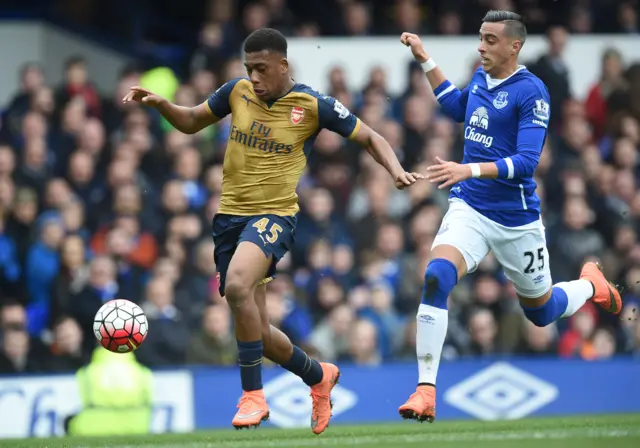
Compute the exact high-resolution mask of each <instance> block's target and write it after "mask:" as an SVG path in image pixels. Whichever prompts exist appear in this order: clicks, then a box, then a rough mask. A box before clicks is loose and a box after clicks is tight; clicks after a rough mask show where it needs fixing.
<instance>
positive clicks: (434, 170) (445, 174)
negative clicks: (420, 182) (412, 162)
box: [427, 157, 471, 189]
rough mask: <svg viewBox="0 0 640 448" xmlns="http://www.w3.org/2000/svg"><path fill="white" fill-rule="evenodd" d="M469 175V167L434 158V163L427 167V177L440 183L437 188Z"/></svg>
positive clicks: (433, 181) (459, 180)
mask: <svg viewBox="0 0 640 448" xmlns="http://www.w3.org/2000/svg"><path fill="white" fill-rule="evenodd" d="M470 177H471V168H470V167H468V166H467V165H463V164H460V163H456V162H447V161H446V160H442V159H441V158H440V157H436V158H435V165H432V166H430V167H429V168H427V179H429V182H431V183H441V182H442V183H441V184H440V185H439V186H438V189H443V188H447V187H450V186H451V185H454V184H457V183H458V182H462V181H463V180H465V179H469V178H470Z"/></svg>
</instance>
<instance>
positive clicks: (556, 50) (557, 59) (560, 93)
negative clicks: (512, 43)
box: [527, 26, 571, 129]
mask: <svg viewBox="0 0 640 448" xmlns="http://www.w3.org/2000/svg"><path fill="white" fill-rule="evenodd" d="M546 37H547V43H548V44H549V49H548V51H547V53H546V54H545V55H543V56H542V57H540V59H538V60H537V61H536V62H535V63H534V64H527V66H528V67H529V70H530V71H531V72H532V73H533V74H535V75H536V76H538V77H539V78H540V79H541V80H542V82H544V83H545V85H546V86H547V88H548V89H549V96H550V98H551V104H550V105H551V110H554V111H561V110H563V107H564V103H565V102H566V101H567V100H568V99H570V98H571V88H570V85H569V69H568V68H567V64H566V62H565V61H564V50H565V47H566V45H567V30H566V29H565V28H564V27H562V26H551V27H549V29H547V32H546ZM561 123H562V114H560V113H554V114H553V116H552V117H551V122H550V126H551V127H552V129H558V126H559V125H560V124H561Z"/></svg>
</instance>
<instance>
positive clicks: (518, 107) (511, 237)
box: [399, 11, 622, 422]
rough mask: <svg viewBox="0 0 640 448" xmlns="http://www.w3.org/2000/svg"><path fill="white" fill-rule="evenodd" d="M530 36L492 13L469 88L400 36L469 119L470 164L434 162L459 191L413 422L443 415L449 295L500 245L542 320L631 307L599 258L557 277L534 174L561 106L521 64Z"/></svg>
mask: <svg viewBox="0 0 640 448" xmlns="http://www.w3.org/2000/svg"><path fill="white" fill-rule="evenodd" d="M526 36H527V31H526V27H525V25H524V24H523V22H522V19H521V17H520V16H519V15H518V14H515V13H512V12H508V11H490V12H488V13H487V14H486V15H485V17H484V19H483V23H482V26H481V28H480V34H479V37H480V44H479V47H478V51H479V52H480V56H481V58H482V66H481V67H480V68H479V69H478V70H477V71H476V72H475V74H474V75H473V78H472V79H471V82H470V83H469V85H468V86H467V87H465V88H464V89H463V90H459V89H458V88H457V87H456V86H454V85H453V84H452V83H451V82H450V81H448V80H447V78H446V77H445V76H444V74H443V73H442V71H441V70H440V69H439V68H438V67H437V66H436V64H435V62H434V61H433V59H431V58H430V57H429V54H428V53H427V52H426V51H425V49H424V47H423V45H422V42H421V41H420V38H419V37H418V36H416V35H415V34H410V33H404V34H403V35H402V37H401V38H400V40H401V42H402V43H403V44H404V45H406V46H408V47H410V48H411V52H412V53H413V56H414V58H415V59H416V60H417V61H418V62H420V63H421V64H422V66H423V68H424V71H425V73H426V76H427V79H428V81H429V84H430V85H431V87H432V89H433V92H434V94H435V96H436V99H437V100H438V102H439V103H440V106H441V108H442V110H443V112H444V113H446V114H447V115H448V116H450V117H451V118H453V119H454V120H455V121H457V122H460V123H464V142H465V143H464V158H463V160H462V163H455V162H450V161H444V160H441V159H439V158H437V159H436V160H435V163H434V165H433V166H430V167H429V168H428V175H427V178H428V179H429V180H430V181H431V182H435V183H439V184H440V185H439V188H446V187H452V188H451V193H450V196H449V210H448V211H447V213H446V215H445V217H444V219H443V221H442V224H441V226H440V230H439V231H438V234H437V236H436V238H435V240H434V242H433V247H432V251H431V257H430V261H429V264H428V266H427V270H426V273H425V277H424V290H423V296H422V300H421V303H420V306H419V309H418V313H417V316H416V319H417V337H416V354H417V358H418V373H419V379H418V386H417V388H416V391H415V393H413V394H412V395H411V397H410V398H409V400H408V401H407V402H406V403H405V404H404V405H402V406H401V407H400V408H399V412H400V415H401V416H402V417H403V418H405V419H415V420H418V421H429V422H432V421H433V420H434V419H435V404H436V399H435V397H436V394H435V388H436V376H437V373H438V367H439V364H440V356H441V352H442V345H443V343H444V340H445V336H446V334H447V325H448V312H447V297H448V296H449V294H450V292H451V291H452V290H453V288H454V287H455V285H456V283H457V282H458V281H459V279H460V278H462V277H463V276H464V275H465V274H467V273H471V272H473V271H474V270H475V269H476V268H477V267H478V264H479V263H480V262H481V261H482V259H483V258H484V257H485V256H486V255H487V254H488V253H489V251H490V250H491V251H493V253H494V255H495V257H496V259H497V260H498V262H499V263H500V264H501V266H502V268H503V269H504V273H505V275H506V277H507V278H508V279H509V280H510V281H511V282H512V283H513V284H514V286H515V290H516V293H517V295H518V299H519V301H520V305H521V307H522V309H523V311H524V314H525V316H526V317H527V319H529V320H530V321H531V322H533V323H534V324H535V325H537V326H540V327H543V326H546V325H549V324H551V323H552V322H554V321H556V320H558V319H560V318H563V317H568V316H571V315H572V314H574V313H575V312H576V311H577V310H578V309H580V308H581V307H582V305H583V304H584V303H585V302H586V301H587V300H592V301H593V302H595V303H597V304H598V305H599V306H601V307H602V308H604V309H605V310H607V311H608V312H611V313H613V314H617V313H619V312H620V310H621V308H622V301H621V298H620V293H619V292H618V291H617V290H616V288H615V287H614V286H613V285H612V284H611V283H609V282H608V281H607V280H606V279H605V277H604V275H603V274H602V273H601V271H600V268H599V266H598V265H597V264H596V263H593V262H588V263H586V264H585V265H584V266H583V268H582V272H581V274H580V279H579V280H574V281H570V282H562V283H557V284H555V285H553V283H552V281H551V275H550V271H549V254H548V251H547V247H546V239H545V233H544V226H543V224H542V219H541V216H540V199H539V198H538V196H537V194H536V183H535V181H534V179H533V175H534V172H535V169H536V166H537V164H538V160H539V157H540V153H541V151H542V147H543V145H544V142H545V139H546V135H547V124H548V122H549V117H550V114H551V110H550V108H549V93H548V91H547V88H546V86H545V85H544V83H543V82H542V81H541V80H540V79H538V78H537V77H536V76H535V75H533V74H532V73H531V72H529V71H528V70H527V69H526V67H524V66H522V65H518V62H517V59H518V54H519V52H520V49H521V48H522V45H523V44H524V42H525V40H526Z"/></svg>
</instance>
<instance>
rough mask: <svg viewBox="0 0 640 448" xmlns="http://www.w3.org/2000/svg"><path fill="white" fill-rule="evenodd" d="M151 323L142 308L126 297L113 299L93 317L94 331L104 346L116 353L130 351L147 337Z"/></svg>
mask: <svg viewBox="0 0 640 448" xmlns="http://www.w3.org/2000/svg"><path fill="white" fill-rule="evenodd" d="M147 331H149V325H148V323H147V317H146V316H145V315H144V312H143V311H142V308H140V307H139V306H138V305H136V304H135V303H133V302H130V301H128V300H124V299H115V300H111V301H109V302H107V303H105V304H104V305H102V307H101V308H100V309H99V310H98V312H97V313H96V317H95V318H94V319H93V333H94V334H95V336H96V339H98V342H100V345H102V346H103V347H104V348H106V349H107V350H109V351H112V352H114V353H129V352H132V351H134V350H135V349H137V348H138V347H139V346H140V344H142V343H143V342H144V340H145V338H146V337H147Z"/></svg>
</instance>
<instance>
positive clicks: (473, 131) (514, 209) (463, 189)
mask: <svg viewBox="0 0 640 448" xmlns="http://www.w3.org/2000/svg"><path fill="white" fill-rule="evenodd" d="M441 87H442V88H440V87H439V88H438V89H436V90H435V92H434V93H435V94H436V97H437V98H438V101H439V102H440V103H441V104H442V106H443V109H444V111H445V113H447V114H448V115H450V116H452V117H453V118H454V119H456V121H460V122H462V121H463V120H464V158H463V160H462V163H482V162H497V161H499V160H500V159H507V158H508V160H507V161H508V167H509V174H510V175H509V176H508V178H500V179H479V178H471V179H467V180H465V181H463V182H460V183H458V184H456V185H455V186H454V187H453V188H452V189H451V196H450V197H454V198H459V199H462V200H463V201H465V202H466V203H467V204H469V205H470V206H471V207H473V208H474V209H475V210H477V211H478V212H480V213H481V214H483V215H484V216H486V217H488V218H489V219H491V220H493V221H496V222H498V223H500V224H503V225H505V226H508V227H517V226H521V225H525V224H528V223H530V222H533V221H535V220H537V219H539V218H540V199H539V197H538V195H537V194H536V182H535V181H534V179H533V170H534V168H535V165H537V163H538V160H539V157H540V152H541V151H542V146H543V145H544V140H545V138H546V129H547V124H548V122H549V117H550V114H551V111H550V108H549V92H548V90H547V87H546V86H545V85H544V83H543V82H542V81H541V80H540V79H539V78H537V77H536V76H535V75H533V74H532V73H531V72H529V71H528V70H527V69H526V68H525V67H524V66H520V67H519V68H518V70H517V71H516V72H515V73H514V74H513V75H511V76H510V77H508V78H506V79H503V80H494V79H492V78H491V77H490V76H489V75H487V74H486V73H485V72H484V70H482V68H479V69H478V70H477V71H476V72H475V73H474V75H473V78H472V79H471V82H470V83H469V85H468V86H467V87H466V88H465V89H464V90H463V91H462V92H460V91H459V90H458V89H456V88H455V87H454V86H453V85H451V83H449V82H447V83H445V84H443V85H442V86H441ZM447 96H452V97H456V100H455V104H448V105H447V104H446V103H447ZM465 103H466V104H465ZM530 128H538V129H539V130H540V132H533V133H532V132H527V130H528V129H530ZM524 139H530V140H535V141H523V140H524ZM523 148H527V151H528V154H527V157H528V159H527V160H528V161H529V162H530V163H531V164H533V166H532V169H531V170H530V171H531V174H530V175H528V176H526V177H524V176H521V177H518V176H514V175H513V173H514V167H513V162H512V161H511V159H510V158H511V157H513V156H515V155H517V154H518V152H519V150H520V151H521V152H522V151H523ZM532 148H533V149H532ZM529 162H528V163H529Z"/></svg>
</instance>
